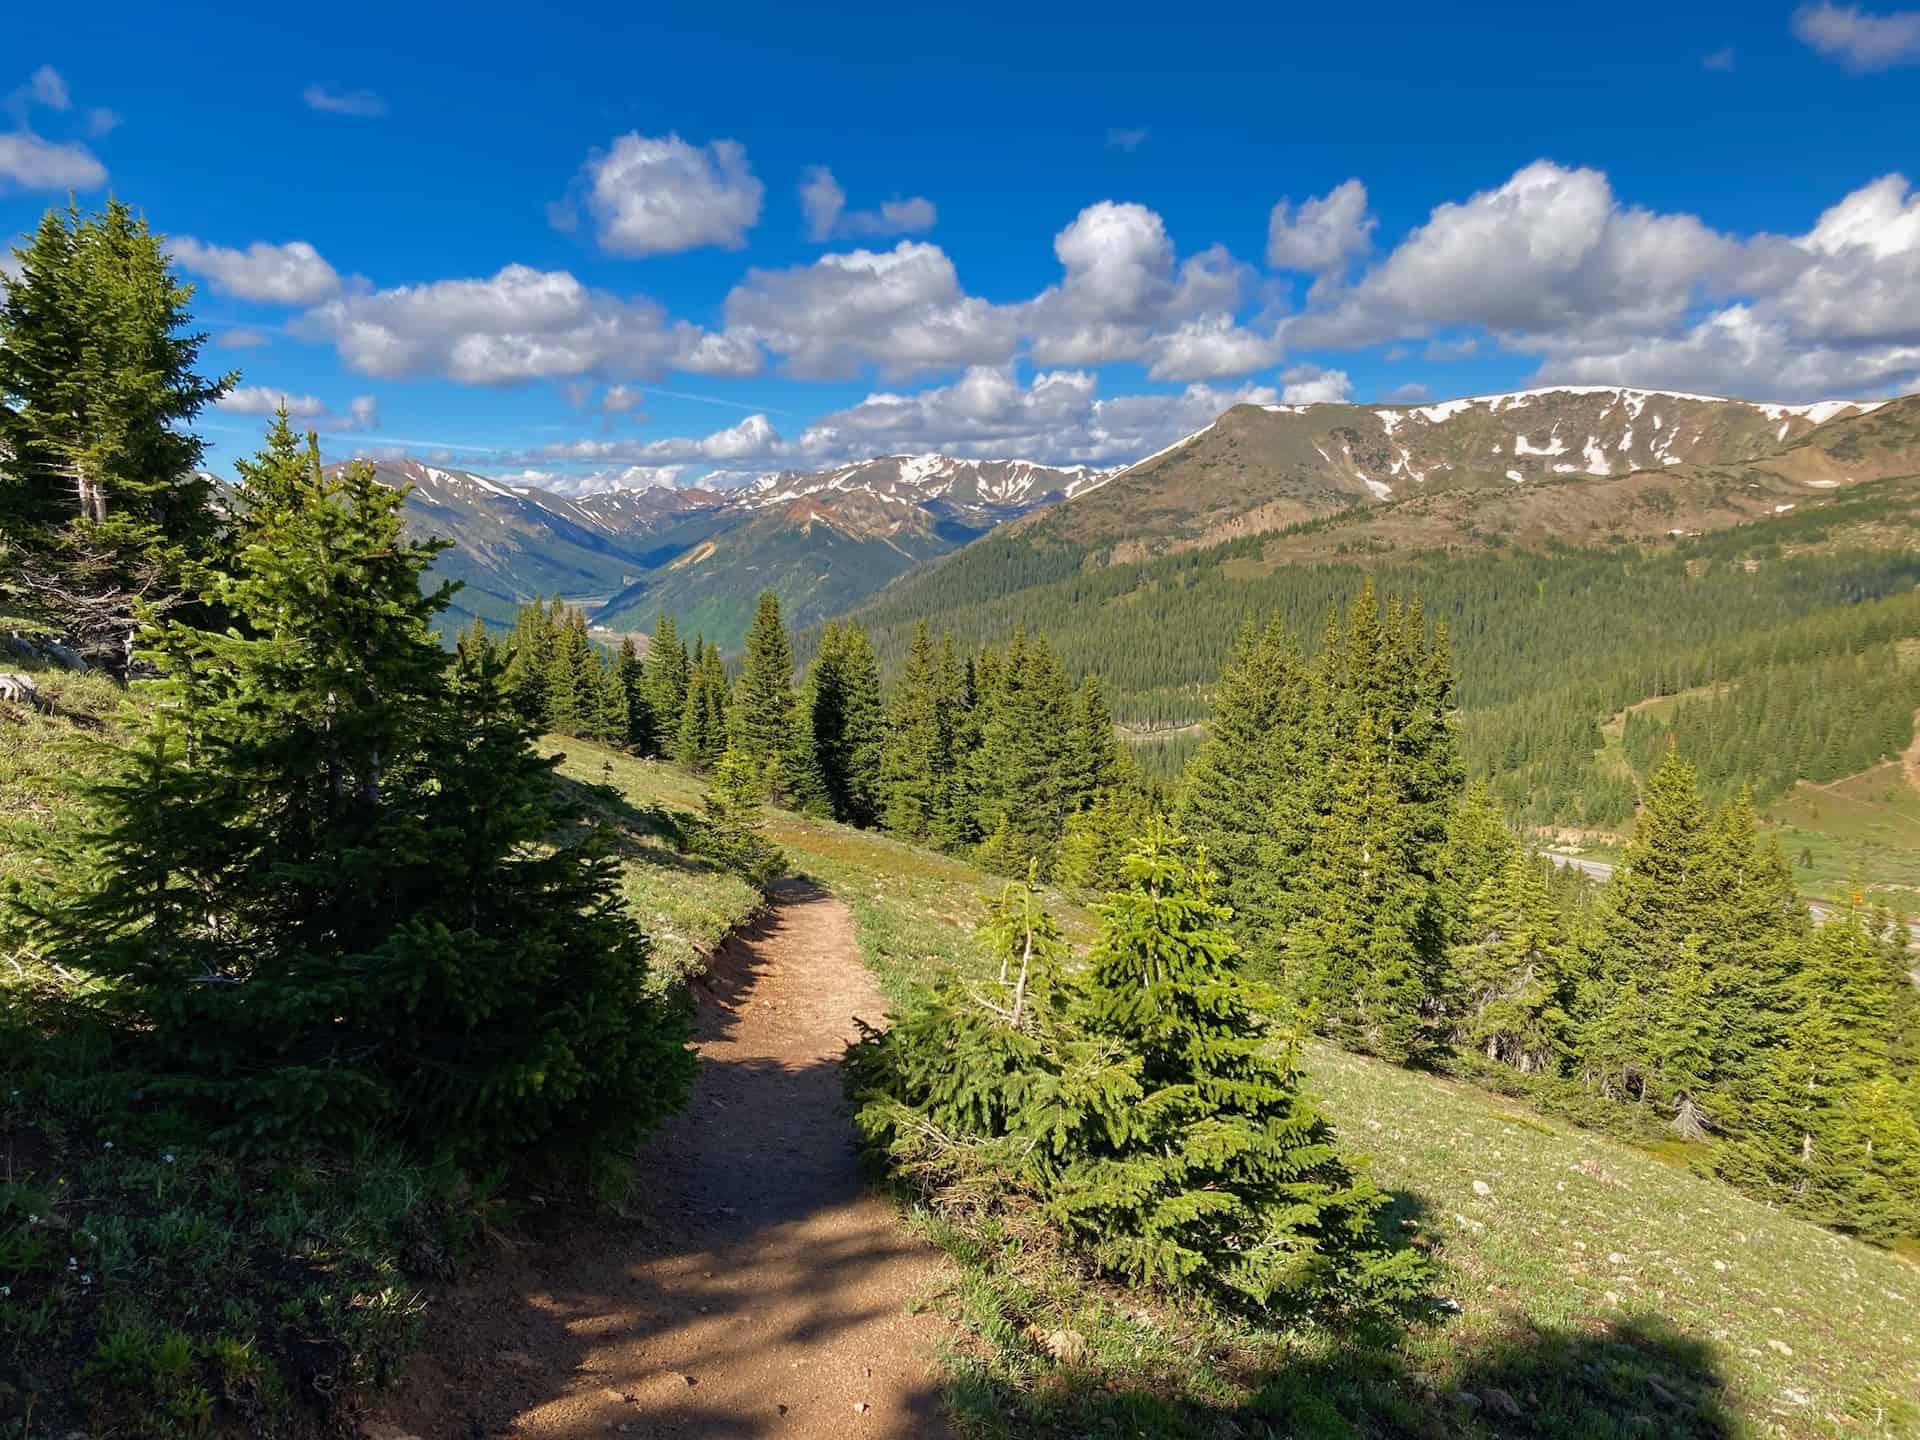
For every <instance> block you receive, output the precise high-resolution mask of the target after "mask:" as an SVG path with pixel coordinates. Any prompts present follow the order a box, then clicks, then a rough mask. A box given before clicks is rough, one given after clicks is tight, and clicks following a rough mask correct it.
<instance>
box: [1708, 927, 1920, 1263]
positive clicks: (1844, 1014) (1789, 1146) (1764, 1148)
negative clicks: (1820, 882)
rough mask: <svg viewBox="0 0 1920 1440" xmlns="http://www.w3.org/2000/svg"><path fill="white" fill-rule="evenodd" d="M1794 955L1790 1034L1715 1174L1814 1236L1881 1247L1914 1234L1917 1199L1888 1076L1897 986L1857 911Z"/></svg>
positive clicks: (1907, 1125) (1914, 1164) (1916, 1156)
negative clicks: (1828, 1231) (1775, 1204)
mask: <svg viewBox="0 0 1920 1440" xmlns="http://www.w3.org/2000/svg"><path fill="white" fill-rule="evenodd" d="M1800 952H1801V960H1800V964H1799V965H1798V967H1797V968H1796V970H1795V971H1794V973H1793V975H1792V977H1791V978H1790V980H1789V981H1788V982H1787V989H1788V996H1789V999H1788V1003H1787V1005H1786V1007H1785V1008H1786V1010H1787V1012H1788V1014H1789V1015H1790V1016H1791V1020H1790V1023H1789V1024H1788V1025H1787V1027H1786V1030H1785V1033H1784V1034H1783V1036H1782V1037H1781V1040H1780V1042H1779V1044H1778V1045H1777V1046H1775V1047H1774V1049H1773V1050H1772V1051H1771V1052H1770V1054H1769V1057H1768V1064H1767V1068H1766V1070H1765V1072H1764V1083H1763V1085H1762V1086H1761V1087H1760V1089H1759V1091H1758V1093H1757V1100H1756V1103H1755V1104H1754V1105H1753V1107H1752V1109H1751V1110H1750V1111H1749V1112H1748V1113H1747V1114H1746V1115H1744V1116H1743V1117H1742V1120H1741V1124H1740V1127H1739V1133H1738V1134H1737V1135H1736V1136H1735V1137H1734V1138H1733V1139H1732V1141H1731V1142H1730V1143H1729V1144H1727V1145H1726V1146H1725V1147H1723V1148H1722V1149H1721V1150H1720V1151H1718V1152H1717V1153H1716V1156H1715V1164H1716V1168H1717V1169H1718V1170H1719V1172H1720V1173H1721V1174H1723V1175H1725V1176H1727V1177H1728V1178H1730V1179H1733V1180H1734V1181H1736V1182H1737V1183H1739V1184H1740V1185H1742V1186H1743V1187H1744V1188H1747V1189H1750V1190H1753V1191H1754V1192H1756V1193H1758V1194H1760V1195H1762V1196H1765V1197H1767V1198H1769V1199H1774V1200H1777V1201H1779V1202H1780V1203H1782V1204H1785V1205H1786V1206H1788V1207H1789V1208H1790V1209H1792V1210H1794V1211H1795V1212H1796V1213H1797V1214H1800V1215H1804V1216H1806V1217H1807V1218H1809V1219H1812V1220H1817V1221H1819V1222H1820V1223H1822V1224H1826V1225H1833V1226H1836V1227H1838V1228H1840V1229H1846V1230H1854V1231H1858V1232H1859V1233H1861V1234H1864V1235H1867V1236H1868V1237H1869V1238H1873V1239H1879V1240H1887V1239H1892V1238H1895V1237H1896V1236H1899V1235H1902V1234H1906V1235H1912V1234H1916V1233H1920V1191H1916V1190H1915V1189H1913V1188H1912V1187H1911V1185H1903V1182H1905V1181H1907V1180H1910V1179H1911V1177H1912V1176H1913V1175H1914V1174H1915V1173H1916V1172H1917V1171H1920V1150H1916V1149H1915V1148H1914V1146H1913V1144H1912V1138H1913V1132H1912V1124H1913V1121H1912V1115H1911V1111H1910V1110H1908V1109H1907V1107H1905V1105H1904V1104H1903V1102H1902V1100H1901V1097H1900V1096H1899V1090H1898V1086H1897V1085H1896V1084H1893V1083H1891V1082H1892V1077H1891V1075H1890V1074H1889V1073H1888V1050H1889V1047H1890V1045H1891V1043H1892V1040H1893V1013H1894V995H1895V993H1896V986H1898V985H1900V984H1903V983H1905V981H1904V976H1903V975H1902V974H1901V973H1900V972H1895V971H1891V970H1890V967H1889V966H1888V965H1887V963H1886V957H1885V954H1884V952H1882V951H1881V950H1880V949H1879V948H1878V946H1877V945H1876V943H1875V941H1874V937H1873V936H1872V934H1871V933H1870V932H1869V931H1868V929H1867V926H1866V924H1865V917H1864V916H1863V915H1862V914H1861V911H1860V908H1859V907H1858V906H1857V905H1853V906H1849V907H1848V908H1847V910H1846V911H1845V912H1843V913H1842V914H1840V915H1837V916H1835V917H1834V918H1832V919H1831V920H1829V921H1828V922H1827V923H1826V924H1824V925H1820V926H1818V927H1817V928H1815V929H1814V930H1813V931H1812V933H1811V934H1810V935H1809V936H1808V937H1807V938H1806V940H1805V941H1804V942H1803V943H1802V944H1801V946H1800ZM1903 1110H1905V1111H1906V1117H1907V1118H1906V1120H1905V1121H1903V1120H1902V1119H1901V1112H1902V1111H1903Z"/></svg>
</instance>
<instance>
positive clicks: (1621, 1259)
mask: <svg viewBox="0 0 1920 1440" xmlns="http://www.w3.org/2000/svg"><path fill="white" fill-rule="evenodd" d="M1626 1263H1627V1257H1626V1256H1624V1255H1622V1254H1621V1253H1620V1252H1619V1251H1618V1250H1614V1251H1611V1252H1609V1254H1608V1255H1607V1264H1609V1265H1624V1264H1626Z"/></svg>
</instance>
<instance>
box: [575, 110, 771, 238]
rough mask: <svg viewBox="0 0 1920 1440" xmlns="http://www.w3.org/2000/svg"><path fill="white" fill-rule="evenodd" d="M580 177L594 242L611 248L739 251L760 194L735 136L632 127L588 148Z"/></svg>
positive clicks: (760, 188)
mask: <svg viewBox="0 0 1920 1440" xmlns="http://www.w3.org/2000/svg"><path fill="white" fill-rule="evenodd" d="M582 180H583V183H584V185H585V188H586V206H587V210H588V212H589V213H590V214H591V215H592V216H593V219H594V224H595V231H596V234H597V235H598V237H599V241H600V246H601V248H602V249H604V250H607V251H609V252H611V253H613V254H616V255H671V254H676V253H678V252H680V251H683V250H694V249H698V248H700V247H702V246H706V245H717V246H719V247H721V248H722V249H727V250H738V249H739V248H741V247H742V246H743V245H745V244H746V243H747V231H748V230H750V229H751V228H753V226H754V225H755V224H756V223H757V222H758V221H759V219H760V201H761V198H762V196H763V195H764V193H765V187H764V186H763V185H761V183H760V181H759V180H758V179H757V178H756V177H755V175H754V173H753V171H752V170H751V168H749V166H748V164H747V152H746V149H745V147H744V146H742V145H741V144H740V143H739V142H738V141H736V140H715V141H714V142H713V143H712V144H710V145H690V144H688V143H687V142H686V141H685V140H682V139H681V138H680V137H679V136H678V135H672V134H669V135H663V136H648V135H642V134H640V133H639V132H638V131H631V132H629V133H627V134H625V135H622V136H620V137H618V138H617V139H616V140H615V141H614V142H613V144H612V145H611V146H609V147H608V148H607V149H606V150H604V151H595V152H594V153H593V154H592V155H590V156H589V157H588V159H587V164H586V168H585V171H584V172H583V176H582Z"/></svg>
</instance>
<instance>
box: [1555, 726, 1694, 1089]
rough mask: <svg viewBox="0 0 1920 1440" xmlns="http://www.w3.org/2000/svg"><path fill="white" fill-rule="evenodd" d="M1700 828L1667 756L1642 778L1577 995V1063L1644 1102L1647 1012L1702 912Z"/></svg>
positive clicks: (1649, 1045) (1689, 787) (1676, 765)
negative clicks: (1635, 817) (1642, 790)
mask: <svg viewBox="0 0 1920 1440" xmlns="http://www.w3.org/2000/svg"><path fill="white" fill-rule="evenodd" d="M1705 831H1706V816H1705V812H1704V808H1703V806H1702V804H1701V800H1700V791H1699V788H1698V786H1697V784H1696V783H1695V779H1694V771H1693V767H1692V766H1691V765H1689V764H1687V762H1686V761H1684V760H1682V759H1681V758H1680V756H1679V754H1678V753H1677V752H1675V753H1670V754H1669V755H1668V757H1667V759H1666V761H1665V762H1664V763H1663V764H1662V765H1661V766H1660V768H1659V769H1658V770H1656V771H1655V772H1654V774H1653V776H1652V777H1651V779H1650V780H1649V781H1648V784H1647V792H1646V796H1645V799H1644V801H1643V802H1642V805H1641V810H1640V818H1639V821H1638V823H1637V824H1636V825H1635V827H1634V833H1633V841H1632V843H1631V844H1630V845H1629V846H1628V847H1627V857H1626V861H1625V863H1624V864H1622V865H1621V866H1620V867H1619V868H1618V869H1617V870H1616V871H1615V872H1614V874H1613V878H1612V880H1611V881H1610V882H1609V884H1608V885H1607V888H1606V891H1605V893H1604V895H1603V897H1602V902H1601V913H1600V916H1599V935H1598V944H1599V953H1598V955H1597V956H1596V957H1595V960H1596V964H1595V965H1594V967H1593V968H1594V972H1595V973H1594V977H1593V979H1592V980H1591V981H1590V982H1589V984H1588V986H1587V991H1586V994H1585V995H1584V996H1583V997H1582V1000H1581V1010H1582V1014H1583V1022H1584V1024H1585V1025H1586V1026H1587V1027H1588V1029H1589V1031H1590V1034H1589V1036H1588V1038H1587V1039H1586V1040H1584V1041H1583V1042H1582V1043H1581V1045H1580V1050H1581V1055H1582V1059H1583V1064H1584V1068H1586V1069H1587V1071H1588V1073H1589V1074H1590V1075H1592V1076H1593V1078H1595V1079H1596V1080H1598V1081H1599V1082H1600V1084H1601V1086H1602V1088H1603V1089H1606V1090H1608V1091H1614V1090H1627V1091H1631V1092H1632V1093H1635V1094H1636V1095H1637V1096H1638V1097H1639V1098H1640V1099H1642V1100H1646V1099H1650V1098H1652V1095H1653V1092H1654V1089H1655V1085H1654V1069H1655V1056H1654V1053H1653V1049H1654V1039H1655V1036H1656V1034H1657V1031H1656V1029H1655V1026H1654V1025H1653V1023H1652V1018H1653V1017H1654V1016H1656V1015H1657V1014H1658V1013H1659V1008H1660V1003H1661V997H1662V992H1663V989H1664V987H1665V985H1666V983H1667V980H1668V977H1669V976H1670V974H1671V973H1672V967H1673V966H1674V965H1676V964H1677V962H1678V961H1679V958H1680V954H1681V951H1682V949H1683V947H1684V946H1685V944H1686V940H1687V937H1688V936H1689V935H1692V934H1695V933H1698V932H1700V931H1701V930H1702V927H1703V925H1704V923H1705V918H1706V917H1705V901H1706V898H1707V897H1706V895H1705V892H1704V888H1703V882H1702V876H1701V872H1700V866H1699V860H1700V855H1701V852H1702V848H1703V842H1704V839H1705ZM1602 1036H1604V1037H1606V1043H1605V1044H1602V1043H1600V1037H1602Z"/></svg>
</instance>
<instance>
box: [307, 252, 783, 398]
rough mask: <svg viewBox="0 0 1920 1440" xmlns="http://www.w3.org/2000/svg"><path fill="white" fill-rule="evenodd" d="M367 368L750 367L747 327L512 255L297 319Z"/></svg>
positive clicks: (383, 371) (472, 377)
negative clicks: (478, 269)
mask: <svg viewBox="0 0 1920 1440" xmlns="http://www.w3.org/2000/svg"><path fill="white" fill-rule="evenodd" d="M292 329H293V331H294V333H295V334H297V335H299V336H301V337H303V338H307V339H318V340H327V341H330V342H332V344H333V345H334V347H335V348H336V349H337V350H338V351H339V353H340V358H341V359H342V360H343V361H344V362H345V363H346V365H347V367H348V368H349V369H351V370H354V371H357V372H358V373H360V374H363V375H377V376H382V377H395V378H397V377H401V376H413V375H437V376H442V377H445V378H447V379H450V380H459V381H463V382H466V383H469V384H478V385H502V384H511V383H514V382H517V381H523V380H562V379H571V378H574V377H577V376H583V375H604V376H622V377H635V376H649V375H654V374H658V373H660V372H661V371H663V370H668V369H684V370H693V371H697V372H699V373H702V374H751V373H753V371H754V370H755V369H757V368H758V365H759V354H758V351H757V350H756V349H755V348H754V347H753V345H752V343H751V342H750V341H749V340H746V339H744V338H742V337H737V336H736V337H721V336H715V335H711V334H708V333H707V332H704V331H702V330H701V329H700V328H699V327H697V326H695V325H691V324H689V323H688V322H686V321H677V322H676V321H671V320H669V319H668V317H667V314H666V312H665V311H664V310H663V309H661V307H660V306H659V305H657V304H655V303H654V302H653V301H651V300H648V299H645V298H642V297H634V298H631V299H626V298H622V297H620V296H617V295H612V294H609V293H608V292H606V291H602V290H595V289H591V288H589V287H588V286H586V285H583V284H582V283H581V282H580V281H579V280H578V279H577V278H576V277H575V276H573V275H571V274H569V273H568V272H566V271H564V270H536V269H534V268H532V267H531V266H527V265H508V266H506V267H505V268H503V269H501V270H500V271H499V272H497V273H496V274H494V275H492V276H490V277H488V278H485V279H460V280H437V281H433V282H431V283H428V284H424V285H402V286H397V287H395V288H393V289H390V290H374V291H368V292H365V293H352V294H341V295H339V296H336V297H335V298H334V299H332V300H329V301H327V302H326V303H325V304H323V305H320V306H317V307H316V308H314V309H312V310H309V311H308V312H307V313H306V314H304V315H302V316H301V317H299V318H298V319H297V320H296V321H294V323H293V326H292Z"/></svg>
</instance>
